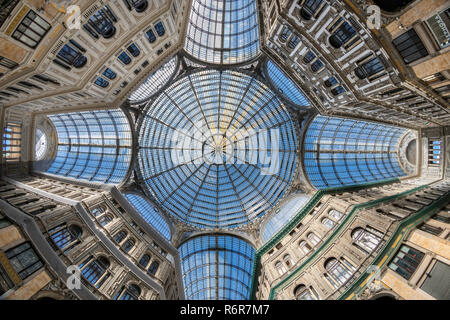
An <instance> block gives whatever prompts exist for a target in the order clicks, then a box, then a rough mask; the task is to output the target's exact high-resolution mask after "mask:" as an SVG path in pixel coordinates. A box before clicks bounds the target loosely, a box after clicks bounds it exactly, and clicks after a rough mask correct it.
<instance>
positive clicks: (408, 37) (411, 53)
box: [392, 29, 428, 64]
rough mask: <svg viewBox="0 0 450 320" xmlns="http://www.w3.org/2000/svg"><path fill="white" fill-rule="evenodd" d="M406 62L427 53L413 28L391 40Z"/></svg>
mask: <svg viewBox="0 0 450 320" xmlns="http://www.w3.org/2000/svg"><path fill="white" fill-rule="evenodd" d="M392 43H393V44H394V46H395V48H396V49H397V50H398V52H399V53H400V55H401V56H402V58H403V61H404V62H405V63H406V64H409V63H412V62H414V61H416V60H419V59H421V58H423V57H426V56H427V55H428V51H427V49H426V48H425V46H424V45H423V43H422V40H420V38H419V36H418V35H417V33H416V31H415V30H414V29H411V30H409V31H408V32H405V33H404V34H402V35H401V36H399V37H397V38H396V39H394V41H392Z"/></svg>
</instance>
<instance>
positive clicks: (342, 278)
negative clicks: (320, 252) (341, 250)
mask: <svg viewBox="0 0 450 320" xmlns="http://www.w3.org/2000/svg"><path fill="white" fill-rule="evenodd" d="M325 269H326V270H327V272H328V273H329V274H330V276H331V277H332V278H333V279H334V280H335V281H336V282H337V283H338V284H339V285H340V286H342V285H343V284H345V283H346V282H347V281H348V280H349V279H350V278H351V276H352V275H353V273H354V272H355V271H356V268H355V267H354V266H353V265H352V264H351V263H349V262H348V261H347V260H345V259H341V261H338V260H337V259H336V258H331V259H328V260H327V261H326V262H325Z"/></svg>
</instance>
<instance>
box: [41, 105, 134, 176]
mask: <svg viewBox="0 0 450 320" xmlns="http://www.w3.org/2000/svg"><path fill="white" fill-rule="evenodd" d="M48 117H49V119H50V120H51V121H52V122H53V125H54V126H55V128H56V131H57V133H58V149H57V154H56V157H55V159H54V161H53V163H52V164H51V165H50V168H49V169H48V170H47V172H48V173H53V174H57V175H60V176H65V177H71V178H75V179H82V180H87V181H93V182H100V183H108V184H118V183H120V182H122V180H123V179H124V178H125V176H126V174H127V172H128V168H129V167H130V162H131V129H130V125H129V123H128V120H127V117H126V116H125V114H124V113H123V112H122V111H121V110H96V111H84V112H72V113H63V114H54V115H49V116H48Z"/></svg>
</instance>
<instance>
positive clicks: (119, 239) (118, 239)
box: [114, 230, 127, 243]
mask: <svg viewBox="0 0 450 320" xmlns="http://www.w3.org/2000/svg"><path fill="white" fill-rule="evenodd" d="M126 237H127V232H126V231H125V230H121V231H119V232H117V234H116V235H115V236H114V241H115V242H117V243H121V242H122V241H123V240H125V238H126Z"/></svg>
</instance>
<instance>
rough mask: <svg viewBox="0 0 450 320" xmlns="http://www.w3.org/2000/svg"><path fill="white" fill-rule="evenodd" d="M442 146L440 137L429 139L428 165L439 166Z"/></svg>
mask: <svg viewBox="0 0 450 320" xmlns="http://www.w3.org/2000/svg"><path fill="white" fill-rule="evenodd" d="M441 147H442V145H441V140H440V139H439V138H430V139H428V165H430V166H439V165H440V164H441Z"/></svg>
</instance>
